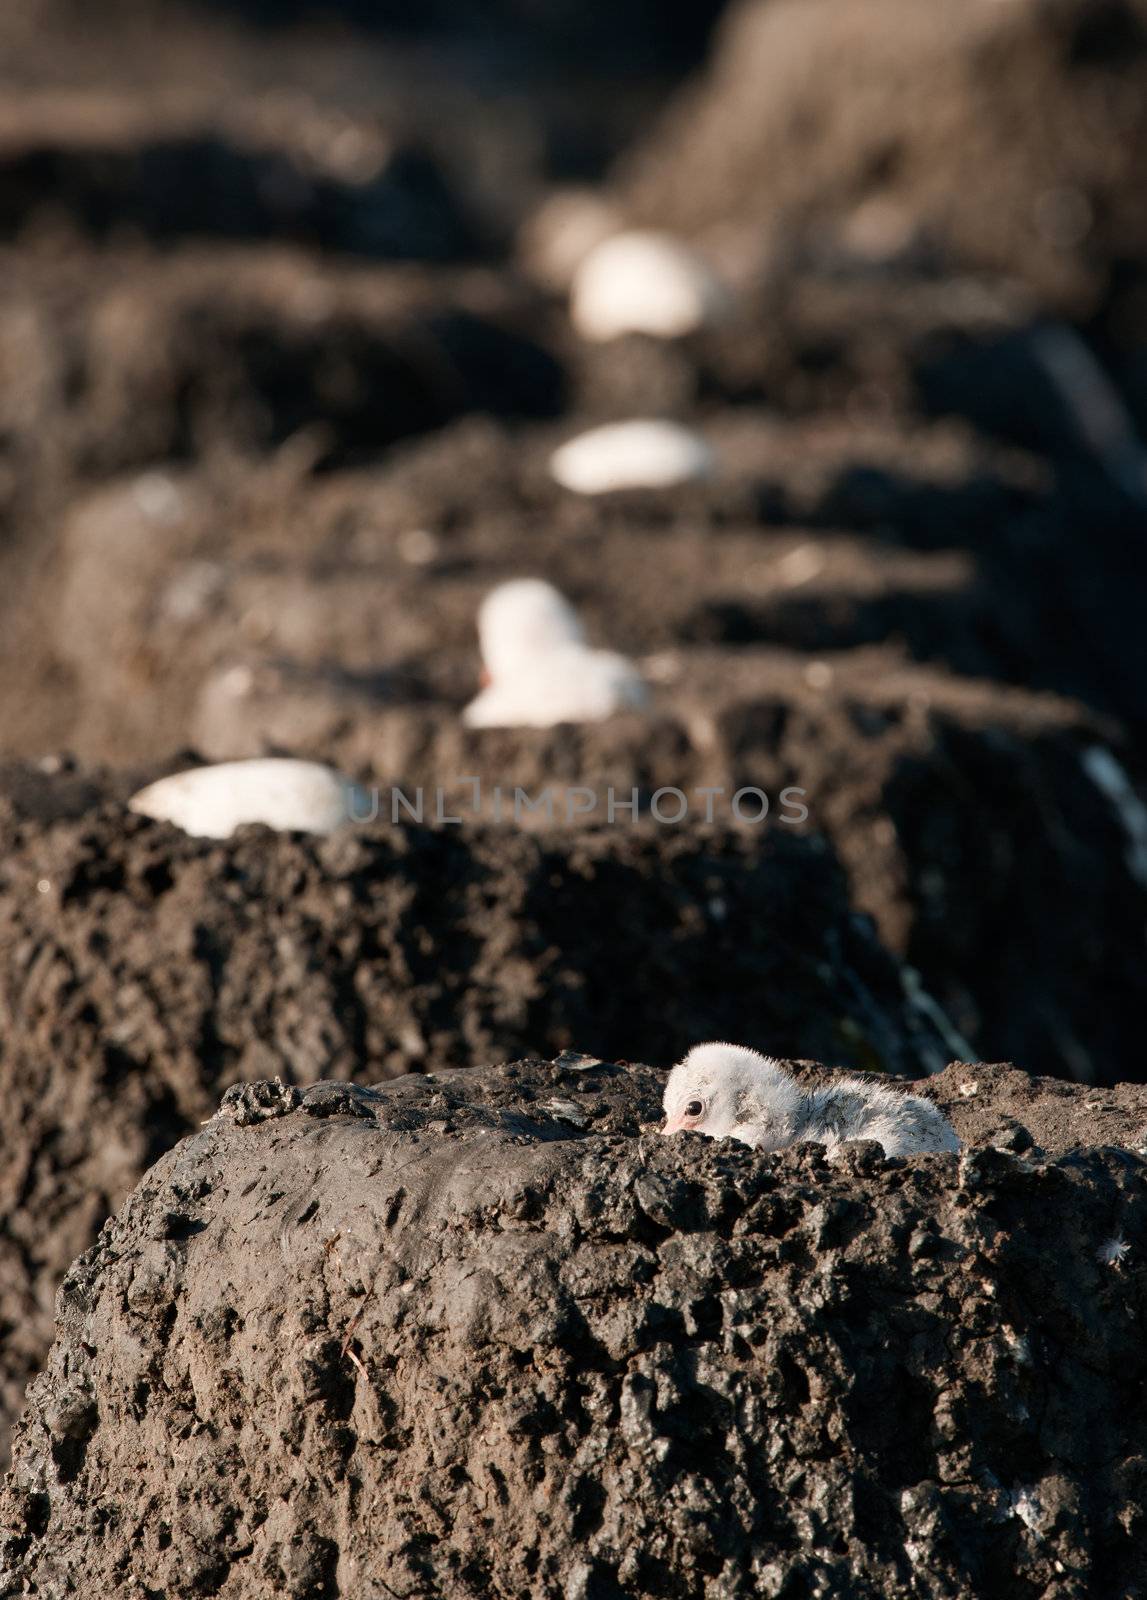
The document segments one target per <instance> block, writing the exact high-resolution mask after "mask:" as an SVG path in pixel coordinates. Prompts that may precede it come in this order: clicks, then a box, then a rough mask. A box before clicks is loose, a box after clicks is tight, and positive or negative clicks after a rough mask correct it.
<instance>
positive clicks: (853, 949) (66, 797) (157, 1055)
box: [0, 769, 950, 1421]
mask: <svg viewBox="0 0 1147 1600" xmlns="http://www.w3.org/2000/svg"><path fill="white" fill-rule="evenodd" d="M118 787H119V790H120V792H121V793H122V794H125V795H126V793H127V792H128V789H129V787H130V784H129V782H128V780H127V779H120V780H119V782H118ZM0 817H2V821H0V831H2V833H3V840H4V849H3V867H2V868H0V970H2V971H3V973H4V975H5V976H4V980H3V985H2V989H0V1029H2V1031H3V1036H4V1050H3V1052H2V1056H0V1090H2V1091H3V1095H4V1104H5V1107H6V1111H5V1118H4V1128H5V1133H4V1139H3V1141H2V1146H0V1216H2V1217H3V1219H4V1220H3V1222H2V1223H0V1282H2V1283H3V1286H4V1288H3V1296H2V1299H0V1348H2V1350H3V1372H2V1389H0V1415H2V1417H3V1420H5V1421H6V1420H7V1419H8V1418H9V1417H11V1416H12V1415H14V1414H15V1413H16V1412H17V1411H18V1409H19V1403H20V1395H21V1393H22V1390H23V1386H24V1384H25V1383H26V1382H27V1380H28V1378H29V1377H30V1376H31V1374H32V1372H33V1371H34V1370H35V1369H36V1366H37V1364H38V1362H39V1361H40V1359H41V1358H42V1355H43V1352H44V1350H45V1349H46V1348H47V1344H48V1340H49V1338H50V1330H51V1305H52V1297H53V1295H54V1293H55V1287H56V1284H57V1283H58V1282H59V1279H60V1276H61V1274H62V1273H63V1271H64V1269H65V1268H66V1266H67V1264H68V1262H69V1261H71V1260H72V1259H73V1258H74V1257H75V1255H76V1254H77V1253H78V1252H79V1251H80V1250H82V1249H84V1248H86V1246H87V1245H88V1243H90V1241H91V1239H92V1238H93V1237H94V1235H95V1233H96V1231H97V1230H98V1228H99V1226H100V1224H101V1222H102V1221H103V1219H104V1217H105V1216H106V1215H107V1214H108V1212H109V1211H110V1210H112V1209H114V1207H115V1206H116V1205H118V1204H119V1203H120V1201H121V1200H122V1198H123V1196H124V1195H125V1194H126V1193H127V1192H128V1190H129V1189H130V1188H131V1186H132V1185H133V1184H134V1183H136V1182H137V1181H138V1179H139V1177H140V1175H141V1174H142V1173H143V1172H144V1171H145V1170H146V1168H147V1167H148V1165H149V1164H150V1163H151V1162H152V1161H154V1160H155V1159H156V1158H157V1157H158V1156H159V1155H161V1154H162V1153H163V1152H164V1151H165V1150H167V1149H169V1148H170V1146H171V1145H172V1144H173V1143H174V1142H175V1141H176V1140H177V1139H178V1138H180V1137H181V1136H182V1135H183V1134H185V1133H187V1132H188V1131H189V1130H191V1129H193V1128H194V1127H196V1126H197V1124H198V1123H199V1122H200V1121H201V1120H202V1119H203V1118H204V1117H205V1116H208V1115H209V1114H210V1112H211V1110H212V1108H213V1106H214V1104H215V1101H216V1099H217V1098H218V1095H219V1093H220V1091H221V1090H222V1089H223V1088H225V1087H226V1086H227V1085H228V1084H231V1083H234V1082H236V1081H238V1080H242V1079H251V1078H259V1077H264V1076H268V1075H271V1074H275V1073H278V1074H281V1075H282V1076H283V1078H284V1079H285V1080H286V1081H287V1082H288V1083H311V1082H314V1081H315V1080H316V1079H318V1078H321V1077H331V1076H336V1077H342V1078H348V1079H349V1078H356V1079H359V1080H360V1081H361V1080H366V1081H374V1080H377V1079H379V1078H382V1077H387V1076H392V1075H394V1074H396V1073H402V1072H406V1071H409V1070H412V1069H421V1068H425V1069H432V1068H437V1067H441V1066H464V1065H468V1064H470V1063H473V1062H475V1061H482V1060H488V1059H490V1058H491V1057H492V1056H508V1055H513V1054H521V1053H522V1052H524V1051H526V1050H528V1049H531V1048H536V1042H537V1041H538V1040H542V1041H543V1042H544V1045H545V1047H546V1048H547V1049H549V1050H553V1051H557V1050H560V1049H562V1048H564V1047H566V1046H568V1045H570V1044H572V1043H573V1042H574V1041H575V1040H576V1041H577V1042H578V1043H579V1044H581V1045H582V1046H584V1047H586V1048H591V1049H594V1050H596V1051H597V1052H599V1053H600V1054H603V1055H604V1054H609V1055H612V1056H626V1055H628V1056H636V1055H638V1054H641V1053H644V1054H649V1055H653V1056H654V1057H655V1058H656V1059H657V1060H659V1061H662V1062H665V1063H668V1062H670V1061H672V1060H674V1059H676V1057H677V1055H678V1054H679V1053H680V1052H681V1051H682V1049H683V1048H684V1047H686V1046H687V1045H688V1044H690V1043H692V1042H696V1041H697V1040H698V1039H702V1038H707V1037H709V1038H712V1037H721V1036H728V1035H731V1034H739V1033H744V1031H745V1028H746V1026H747V1023H746V1019H751V1025H752V1031H753V1033H754V1036H755V1037H757V1038H759V1039H760V1040H762V1041H764V1042H766V1043H768V1045H769V1046H770V1048H773V1049H777V1050H782V1051H787V1052H789V1053H795V1052H805V1051H808V1050H809V1049H815V1050H816V1051H817V1053H818V1055H820V1056H821V1057H822V1058H824V1059H826V1060H830V1061H836V1062H842V1063H848V1062H852V1063H855V1064H859V1065H881V1066H883V1067H885V1068H886V1069H888V1070H891V1071H893V1072H909V1073H912V1072H918V1071H920V1070H921V1068H922V1066H923V1067H934V1066H937V1065H940V1064H942V1062H943V1061H944V1060H945V1059H947V1054H948V1053H950V1052H946V1050H945V1046H944V1044H943V1042H942V1039H941V1036H940V1035H939V1034H938V1032H937V1030H936V1027H935V1024H934V1022H933V1021H932V1020H931V1019H930V1018H929V1017H928V1016H927V1015H926V1013H925V1011H924V1009H923V1008H922V1006H921V1003H920V1001H919V999H918V997H916V996H915V995H913V994H910V993H909V992H907V991H906V989H905V988H904V985H903V982H902V977H901V974H900V970H899V968H898V967H897V965H896V963H895V962H894V961H893V960H892V958H891V957H889V956H888V955H887V954H886V953H885V952H884V951H883V950H882V949H881V947H880V946H879V945H878V943H877V941H876V939H875V936H874V934H873V932H872V930H871V925H870V924H868V923H867V922H866V921H864V920H863V919H858V918H856V917H855V916H854V915H852V913H851V912H850V909H849V906H848V901H847V895H846V891H845V887H844V883H843V879H842V877H841V874H840V873H839V871H838V869H837V868H836V866H835V864H834V863H833V861H832V858H831V855H830V854H829V852H828V851H827V850H826V849H825V848H824V847H823V845H822V844H821V843H820V842H819V841H815V840H808V839H798V838H795V837H792V836H791V835H789V833H788V832H787V830H786V829H784V828H781V827H778V828H777V829H775V830H773V832H772V833H770V834H769V835H768V837H767V838H765V839H762V838H761V837H760V836H759V831H758V830H753V832H752V834H746V835H744V836H741V837H737V836H733V835H728V834H724V835H723V834H721V833H720V832H719V831H718V830H705V829H704V828H703V827H702V828H701V829H698V828H696V827H694V828H692V829H666V830H663V831H661V832H660V833H657V834H652V835H651V834H649V833H648V832H645V833H643V832H639V831H636V830H633V831H631V830H629V829H627V828H625V827H624V826H623V825H619V826H618V827H616V828H614V829H610V830H604V829H602V830H597V831H591V832H581V833H577V832H575V833H565V834H561V833H554V834H545V835H529V834H526V833H524V832H523V833H516V834H515V833H512V832H509V831H503V832H501V833H498V832H496V831H494V830H490V831H489V832H476V833H475V832H470V831H467V832H465V833H463V832H462V830H460V829H458V828H453V827H444V828H442V829H439V830H437V831H435V830H431V829H429V828H415V827H409V828H390V827H387V826H385V825H384V824H378V825H376V826H375V827H373V828H365V827H364V828H356V829H354V830H349V831H348V832H347V833H346V834H344V835H343V836H341V837H337V838H332V839H330V840H328V841H325V842H322V841H310V840H304V839H298V838H291V837H288V836H277V837H275V836H271V835H269V834H267V833H264V832H263V831H262V830H255V831H248V832H246V833H245V834H244V835H242V836H240V837H239V838H237V839H236V840H234V841H233V842H231V843H228V844H225V845H215V844H209V843H206V842H202V841H195V840H191V839H188V838H186V837H184V836H183V835H180V834H178V833H177V832H176V831H175V830H173V829H170V828H167V827H157V826H155V825H154V824H150V823H145V822H143V821H142V820H141V819H138V818H135V817H132V816H130V815H128V814H126V813H125V812H124V811H123V810H122V809H121V807H120V805H119V804H117V803H116V802H115V801H114V800H111V799H108V798H107V791H106V789H103V788H102V787H101V786H100V785H98V784H95V783H93V782H92V781H91V780H89V779H86V778H85V777H84V776H83V775H82V774H78V773H77V774H71V775H68V774H64V775H63V776H48V775H44V774H38V773H36V772H34V771H28V770H27V769H22V770H17V771H16V772H9V773H8V774H6V776H5V778H4V798H3V801H2V802H0ZM625 951H630V952H640V956H639V957H638V956H636V955H635V956H633V958H632V959H630V960H628V961H627V959H626V957H625V956H624V952H625Z"/></svg>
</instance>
